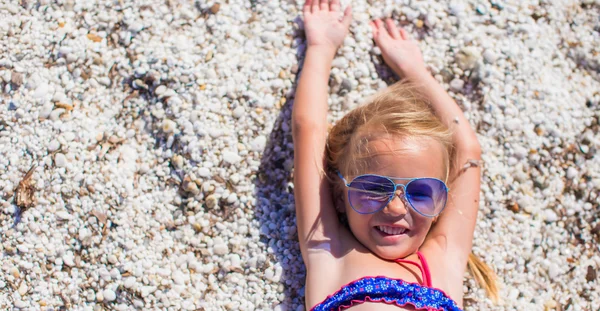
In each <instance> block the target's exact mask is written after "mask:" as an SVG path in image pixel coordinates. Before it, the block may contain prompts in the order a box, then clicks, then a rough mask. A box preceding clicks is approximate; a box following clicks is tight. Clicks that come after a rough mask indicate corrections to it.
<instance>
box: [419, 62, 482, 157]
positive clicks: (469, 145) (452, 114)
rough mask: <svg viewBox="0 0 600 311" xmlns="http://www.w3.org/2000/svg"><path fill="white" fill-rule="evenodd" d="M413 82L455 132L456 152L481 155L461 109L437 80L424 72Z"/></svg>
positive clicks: (471, 129) (437, 113) (453, 138)
mask: <svg viewBox="0 0 600 311" xmlns="http://www.w3.org/2000/svg"><path fill="white" fill-rule="evenodd" d="M413 82H415V83H416V85H417V87H418V88H419V90H420V92H421V93H422V94H423V95H424V96H425V98H426V99H427V100H428V101H429V102H430V104H431V106H432V108H433V111H434V113H435V114H436V115H437V116H438V118H440V120H441V121H442V122H443V123H444V124H446V125H447V126H448V127H449V128H451V129H452V130H453V136H452V140H453V143H454V147H455V150H456V151H457V152H459V153H465V152H467V153H479V152H480V145H479V142H478V141H477V136H476V135H475V131H474V130H473V128H472V127H471V125H470V123H469V121H468V120H467V118H465V115H464V113H463V111H462V110H461V109H460V107H458V105H457V104H456V102H455V101H454V100H453V99H452V98H451V97H450V95H448V93H447V92H446V90H444V88H443V87H442V86H441V85H440V84H439V83H438V82H437V81H436V80H435V78H434V77H433V76H431V74H429V72H426V71H424V72H423V73H422V74H420V75H419V76H418V77H417V78H415V79H414V80H413ZM463 164H464V163H463ZM461 165H462V164H461Z"/></svg>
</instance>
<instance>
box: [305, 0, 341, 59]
mask: <svg viewBox="0 0 600 311" xmlns="http://www.w3.org/2000/svg"><path fill="white" fill-rule="evenodd" d="M303 12H304V31H305V33H306V40H307V41H308V47H309V48H310V47H323V48H326V49H328V50H331V51H333V52H334V53H335V51H336V50H337V48H338V47H339V46H340V45H341V44H342V43H343V42H344V37H346V34H348V27H349V26H350V21H351V20H352V8H351V7H350V6H348V7H347V8H346V10H345V11H344V16H343V17H342V18H341V19H340V0H306V2H305V3H304V9H303ZM332 56H333V55H332Z"/></svg>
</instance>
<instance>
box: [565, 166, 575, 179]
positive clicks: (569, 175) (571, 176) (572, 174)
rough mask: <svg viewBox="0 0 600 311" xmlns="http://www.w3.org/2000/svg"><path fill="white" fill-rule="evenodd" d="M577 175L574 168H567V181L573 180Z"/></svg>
mask: <svg viewBox="0 0 600 311" xmlns="http://www.w3.org/2000/svg"><path fill="white" fill-rule="evenodd" d="M577 174H578V172H577V169H576V168H574V167H569V168H568V169H567V178H568V179H574V178H575V177H577Z"/></svg>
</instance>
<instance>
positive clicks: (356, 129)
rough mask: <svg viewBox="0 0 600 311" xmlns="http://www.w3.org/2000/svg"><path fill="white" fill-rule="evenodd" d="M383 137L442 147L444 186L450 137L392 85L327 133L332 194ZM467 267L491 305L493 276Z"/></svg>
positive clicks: (405, 88) (407, 90)
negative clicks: (431, 142)
mask: <svg viewBox="0 0 600 311" xmlns="http://www.w3.org/2000/svg"><path fill="white" fill-rule="evenodd" d="M382 134H383V135H384V137H385V136H391V137H395V138H401V139H413V138H427V139H432V140H434V141H437V142H439V143H440V144H441V146H442V147H443V148H442V150H443V154H442V158H443V162H444V168H445V172H446V176H445V177H444V178H443V180H444V182H446V183H448V178H449V173H450V165H451V164H450V163H451V156H452V154H453V144H452V131H451V130H450V129H449V128H448V126H446V125H445V124H443V123H442V122H441V121H440V120H439V119H438V118H437V117H436V116H435V115H434V113H433V112H432V110H431V108H430V106H429V104H428V103H427V101H425V100H424V98H423V96H422V95H421V94H419V93H418V91H417V90H416V89H415V88H414V87H412V86H411V85H408V84H406V83H401V82H398V83H395V84H394V85H391V86H390V87H388V88H386V89H385V90H383V91H381V92H379V93H377V94H375V95H374V96H373V97H372V98H371V100H370V101H369V102H368V103H367V104H366V105H362V106H360V107H357V108H355V109H353V110H351V111H350V112H348V113H347V114H346V115H345V116H344V117H343V118H342V119H340V120H339V121H338V122H337V123H336V124H335V125H334V126H333V127H332V128H331V130H330V131H329V136H328V137H327V146H326V161H327V162H326V165H327V166H326V169H327V171H326V173H327V176H328V177H329V178H330V180H331V181H332V184H333V186H334V188H333V192H334V193H337V194H339V193H343V187H344V185H343V183H342V182H341V181H340V180H339V178H337V177H336V171H339V172H341V173H342V175H344V176H356V175H359V174H361V173H363V172H364V169H365V168H366V159H368V158H369V156H370V150H369V148H368V143H369V142H370V141H372V140H374V139H376V138H381V137H382ZM468 267H469V270H470V271H471V274H472V275H473V276H474V277H475V279H476V281H477V282H478V283H479V284H480V285H482V286H483V287H484V288H485V289H486V291H487V292H488V295H489V296H490V298H492V300H494V302H496V301H497V297H498V290H497V287H496V283H495V275H494V273H493V271H492V270H491V269H490V268H489V267H488V266H487V265H486V264H485V263H483V262H482V261H481V260H479V258H477V257H476V256H475V255H473V253H471V254H470V255H469V259H468Z"/></svg>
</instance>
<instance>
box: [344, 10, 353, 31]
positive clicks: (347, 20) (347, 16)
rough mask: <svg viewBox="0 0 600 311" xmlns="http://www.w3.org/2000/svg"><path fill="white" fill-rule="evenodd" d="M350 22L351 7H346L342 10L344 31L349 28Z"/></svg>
mask: <svg viewBox="0 0 600 311" xmlns="http://www.w3.org/2000/svg"><path fill="white" fill-rule="evenodd" d="M351 21H352V6H351V5H348V7H346V9H345V10H344V17H342V24H344V26H346V29H348V27H350V22H351Z"/></svg>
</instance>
